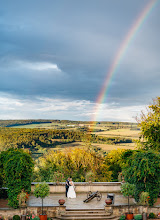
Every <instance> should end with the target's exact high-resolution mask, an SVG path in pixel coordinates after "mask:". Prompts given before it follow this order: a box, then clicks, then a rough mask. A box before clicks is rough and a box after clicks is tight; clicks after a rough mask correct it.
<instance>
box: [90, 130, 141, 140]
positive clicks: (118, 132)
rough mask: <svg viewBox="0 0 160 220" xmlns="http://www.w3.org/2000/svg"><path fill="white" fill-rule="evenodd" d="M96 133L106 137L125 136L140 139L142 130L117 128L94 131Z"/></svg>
mask: <svg viewBox="0 0 160 220" xmlns="http://www.w3.org/2000/svg"><path fill="white" fill-rule="evenodd" d="M94 134H96V135H101V136H105V137H124V138H131V139H138V138H139V135H140V131H139V130H130V129H116V130H109V131H101V132H94Z"/></svg>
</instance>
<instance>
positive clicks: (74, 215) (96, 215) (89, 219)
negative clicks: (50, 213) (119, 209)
mask: <svg viewBox="0 0 160 220" xmlns="http://www.w3.org/2000/svg"><path fill="white" fill-rule="evenodd" d="M59 219H62V220H63V219H64V220H69V219H70V220H76V219H77V220H94V219H96V220H98V219H99V220H100V219H101V220H109V219H114V220H116V216H113V215H110V216H108V215H107V213H106V212H105V211H104V209H67V210H66V212H65V213H64V214H62V215H61V217H59Z"/></svg>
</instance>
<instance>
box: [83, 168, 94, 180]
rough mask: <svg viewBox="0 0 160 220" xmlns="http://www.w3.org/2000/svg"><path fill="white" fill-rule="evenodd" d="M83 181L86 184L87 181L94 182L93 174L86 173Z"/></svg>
mask: <svg viewBox="0 0 160 220" xmlns="http://www.w3.org/2000/svg"><path fill="white" fill-rule="evenodd" d="M85 181H86V182H89V181H91V182H94V181H95V174H94V173H93V172H92V171H91V170H90V171H88V172H87V173H86V175H85Z"/></svg>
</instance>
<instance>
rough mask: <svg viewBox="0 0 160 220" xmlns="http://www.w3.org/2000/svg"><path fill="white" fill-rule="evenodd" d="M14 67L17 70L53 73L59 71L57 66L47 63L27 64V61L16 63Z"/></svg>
mask: <svg viewBox="0 0 160 220" xmlns="http://www.w3.org/2000/svg"><path fill="white" fill-rule="evenodd" d="M15 64H16V66H18V68H23V69H30V70H38V71H44V70H54V71H61V70H60V69H59V68H58V66H57V64H53V63H48V62H29V61H20V60H19V61H16V62H15Z"/></svg>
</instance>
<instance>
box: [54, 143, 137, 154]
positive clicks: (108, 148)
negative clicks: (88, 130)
mask: <svg viewBox="0 0 160 220" xmlns="http://www.w3.org/2000/svg"><path fill="white" fill-rule="evenodd" d="M91 145H92V146H95V147H98V148H101V149H102V150H104V151H106V152H108V151H111V150H117V149H118V148H121V149H132V150H134V149H135V143H128V144H94V143H92V144H91ZM84 146H86V144H85V143H84V142H74V143H70V144H62V145H61V147H60V148H58V147H57V148H56V149H62V148H68V147H71V148H72V147H80V148H81V147H84Z"/></svg>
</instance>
